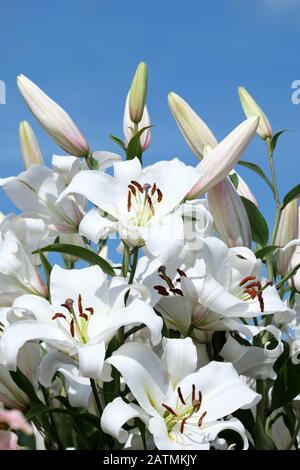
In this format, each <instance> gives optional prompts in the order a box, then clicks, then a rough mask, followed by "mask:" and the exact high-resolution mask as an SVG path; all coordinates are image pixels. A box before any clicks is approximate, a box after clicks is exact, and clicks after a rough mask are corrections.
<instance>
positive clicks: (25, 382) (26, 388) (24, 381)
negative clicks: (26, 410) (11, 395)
mask: <svg viewBox="0 0 300 470" xmlns="http://www.w3.org/2000/svg"><path fill="white" fill-rule="evenodd" d="M9 373H10V376H11V378H12V379H13V381H14V382H15V384H16V385H17V386H18V387H19V388H20V389H21V390H22V391H23V392H24V393H25V394H26V395H27V396H28V398H29V399H30V402H31V403H32V405H40V404H43V403H42V402H41V400H40V399H39V398H38V396H37V394H36V391H35V389H34V387H33V385H32V383H31V382H30V380H29V379H28V378H27V377H26V375H24V374H23V372H22V371H21V370H20V369H19V368H18V369H17V370H16V371H10V372H9Z"/></svg>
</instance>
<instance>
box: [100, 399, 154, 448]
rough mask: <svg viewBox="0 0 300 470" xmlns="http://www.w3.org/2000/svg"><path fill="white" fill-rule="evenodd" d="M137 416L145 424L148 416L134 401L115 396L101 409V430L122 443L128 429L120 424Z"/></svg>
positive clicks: (125, 438)
mask: <svg viewBox="0 0 300 470" xmlns="http://www.w3.org/2000/svg"><path fill="white" fill-rule="evenodd" d="M133 418H139V419H141V420H142V421H143V422H144V423H145V424H146V425H147V424H148V420H149V417H148V415H147V414H146V413H144V411H143V410H142V408H140V407H139V406H137V405H135V404H134V403H125V402H124V401H123V400H122V398H120V397H118V398H115V399H114V400H113V401H112V402H111V403H109V404H108V405H107V406H106V407H105V408H104V410H103V414H102V417H101V428H102V431H103V432H105V433H106V434H109V435H110V436H113V437H114V438H115V439H117V440H118V441H119V442H121V443H124V442H126V441H127V439H128V431H126V430H125V429H124V428H123V427H122V426H123V425H124V424H125V423H127V421H129V420H130V419H133Z"/></svg>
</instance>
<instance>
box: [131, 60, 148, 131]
mask: <svg viewBox="0 0 300 470" xmlns="http://www.w3.org/2000/svg"><path fill="white" fill-rule="evenodd" d="M146 98H147V65H146V64H145V62H140V64H139V65H138V67H137V69H136V72H135V74H134V77H133V80H132V83H131V87H130V92H129V114H130V119H131V121H132V122H134V123H135V124H139V122H140V121H141V120H142V117H143V112H144V108H145V103H146Z"/></svg>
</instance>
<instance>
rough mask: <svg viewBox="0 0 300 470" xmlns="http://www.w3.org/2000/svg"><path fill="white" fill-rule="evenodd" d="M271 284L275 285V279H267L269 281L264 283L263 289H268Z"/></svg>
mask: <svg viewBox="0 0 300 470" xmlns="http://www.w3.org/2000/svg"><path fill="white" fill-rule="evenodd" d="M269 286H273V281H271V280H269V281H267V282H266V283H265V284H264V286H263V288H262V290H264V289H266V288H267V287H269Z"/></svg>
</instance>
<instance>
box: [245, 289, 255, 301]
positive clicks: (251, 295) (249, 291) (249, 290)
mask: <svg viewBox="0 0 300 470" xmlns="http://www.w3.org/2000/svg"><path fill="white" fill-rule="evenodd" d="M244 292H245V294H249V295H250V297H251V299H252V300H253V299H255V297H256V294H257V292H256V290H255V289H248V287H245V289H244Z"/></svg>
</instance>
